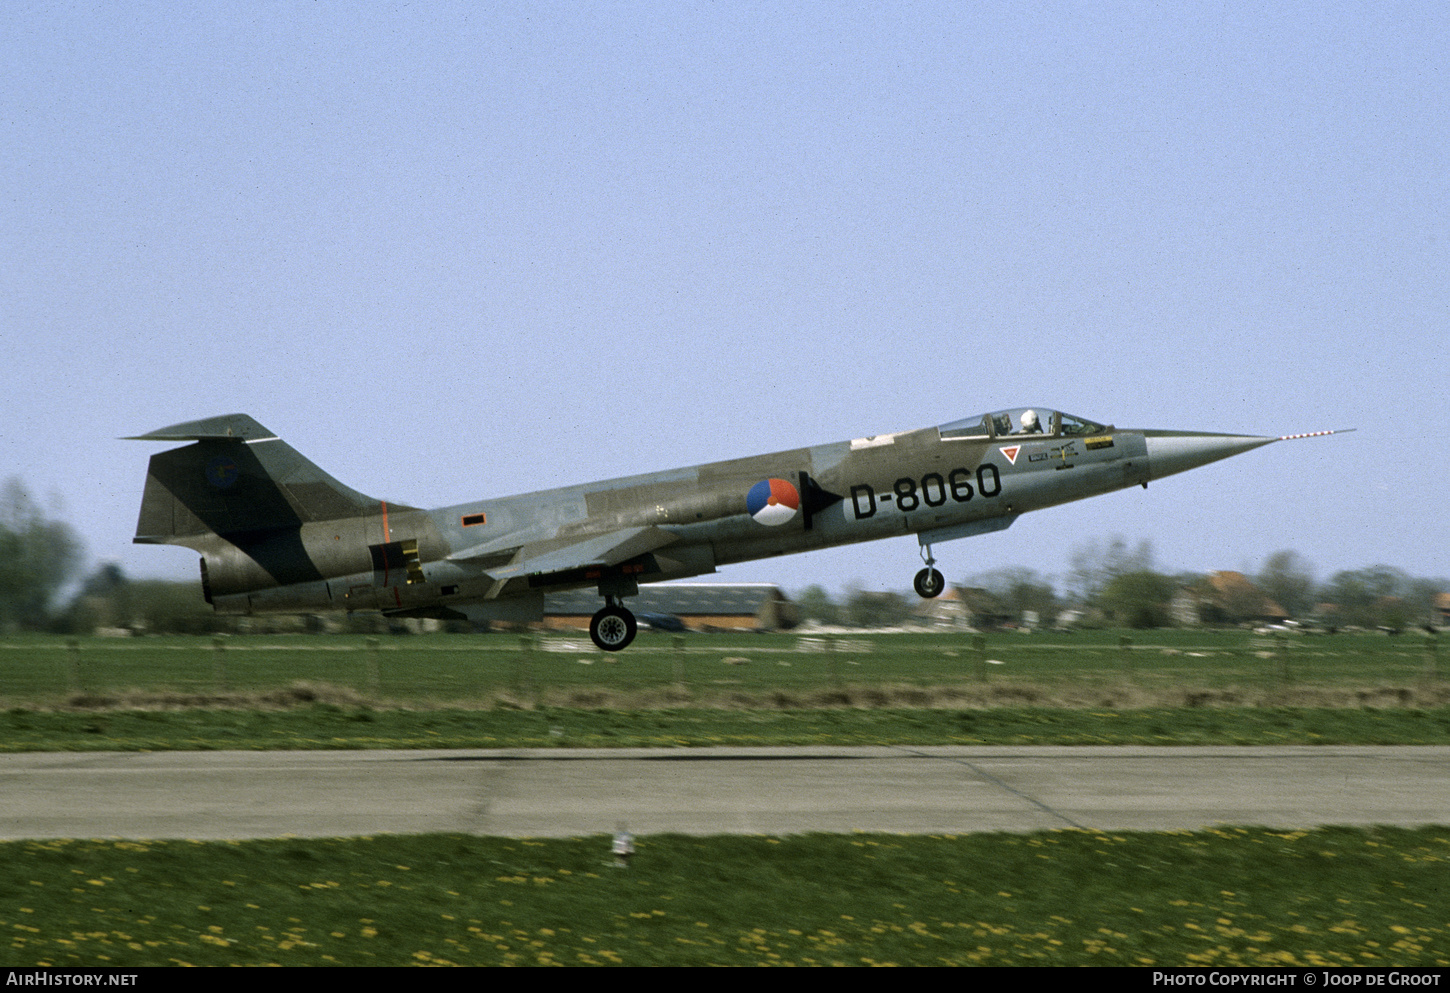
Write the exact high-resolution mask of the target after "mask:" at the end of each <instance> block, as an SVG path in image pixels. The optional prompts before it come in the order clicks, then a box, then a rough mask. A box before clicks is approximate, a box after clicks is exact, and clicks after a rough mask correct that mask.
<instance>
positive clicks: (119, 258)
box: [0, 2, 1450, 590]
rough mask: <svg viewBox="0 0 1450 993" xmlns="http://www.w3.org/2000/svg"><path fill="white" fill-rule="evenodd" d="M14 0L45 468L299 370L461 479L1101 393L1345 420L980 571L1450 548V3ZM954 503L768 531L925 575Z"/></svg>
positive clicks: (136, 567)
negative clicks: (1120, 559) (1090, 557)
mask: <svg viewBox="0 0 1450 993" xmlns="http://www.w3.org/2000/svg"><path fill="white" fill-rule="evenodd" d="M193 6H194V7H195V8H196V9H194V10H186V9H182V7H180V6H179V5H175V4H152V3H104V4H101V3H97V4H65V5H60V4H31V5H25V6H23V7H22V6H21V5H6V6H4V7H3V8H0V55H3V58H0V356H3V358H4V361H3V362H0V376H3V377H4V380H3V382H0V409H3V413H4V420H3V428H0V475H12V474H13V475H18V476H19V477H21V479H23V480H24V481H25V483H26V484H27V485H28V486H29V487H30V489H31V490H32V492H34V493H35V494H36V495H37V496H39V497H41V498H42V499H43V500H51V499H55V500H57V501H58V505H57V506H58V510H57V512H58V513H59V514H60V515H61V516H63V517H64V518H65V519H67V520H69V521H70V522H71V523H72V524H73V525H74V526H75V527H76V528H77V529H78V530H79V531H80V533H81V535H82V537H83V538H84V540H85V542H86V546H87V551H88V554H89V557H90V559H89V561H90V564H91V565H94V564H95V563H98V562H101V561H117V562H120V563H121V564H122V565H123V566H124V568H125V569H126V570H127V572H128V573H130V574H132V575H136V576H168V577H190V576H192V575H194V573H195V569H196V564H195V556H194V555H193V554H192V553H191V552H189V551H185V550H181V549H165V548H154V547H142V546H132V545H131V544H130V536H131V534H132V532H133V529H134V524H135V515H136V509H137V506H138V503H139V498H140V492H141V485H142V482H143V480H144V474H145V462H146V458H147V457H148V456H149V455H150V454H152V452H154V451H156V450H158V448H159V447H161V446H156V445H150V444H146V443H137V442H123V441H118V440H116V439H117V438H118V437H119V436H122V435H132V434H140V433H143V432H145V431H148V430H152V429H155V428H158V427H162V426H164V425H168V424H172V423H176V422H178V421H183V420H189V419H192V418H197V417H203V416H208V415H212V414H219V413H229V412H233V411H242V412H246V413H250V414H251V415H252V416H254V417H256V418H257V419H258V420H260V421H261V422H262V423H263V424H265V425H267V426H268V427H269V428H271V429H272V430H273V431H275V432H277V433H278V434H280V435H282V436H283V437H284V438H286V439H287V440H288V441H289V442H291V443H292V444H293V445H294V446H295V447H297V448H298V449H299V450H301V451H302V452H303V453H304V454H306V455H308V456H309V457H310V458H312V459H313V460H314V461H316V462H317V463H318V464H319V465H321V466H322V467H323V468H325V469H327V470H328V471H329V472H331V473H333V474H334V475H336V476H337V477H338V478H339V479H341V480H343V481H344V482H346V483H348V484H349V485H351V486H353V487H355V488H357V489H359V490H362V491H363V492H366V493H370V494H373V495H376V496H379V497H384V498H387V499H392V500H398V501H404V502H409V503H413V504H417V505H426V506H435V505H442V504H448V503H456V502H461V501H464V500H469V499H474V498H479V497H484V496H496V495H504V494H509V493H516V492H522V491H527V490H533V489H536V488H540V487H548V486H554V485H564V484H568V483H573V482H581V481H585V480H590V479H602V478H608V477H612V476H617V475H623V474H628V473H635V472H647V471H651V470H656V469H667V468H672V467H675V466H679V465H689V464H695V463H700V462H706V461H714V460H717V459H724V458H732V457H736V456H742V455H749V454H755V453H759V452H766V451H774V450H779V449H785V448H792V447H796V446H800V445H810V444H818V443H824V442H830V441H837V440H841V439H844V438H850V437H859V436H862V435H867V434H876V433H880V432H884V431H895V430H901V429H905V428H912V427H921V426H926V425H930V424H937V423H942V422H946V421H950V420H955V419H958V418H961V417H965V416H968V415H973V414H979V413H982V412H984V411H987V410H990V409H996V408H1003V407H1015V406H1023V405H1028V404H1033V405H1041V406H1046V407H1056V408H1059V409H1063V410H1067V411H1070V412H1073V413H1076V414H1079V415H1081V416H1084V417H1088V418H1091V419H1095V420H1101V421H1107V422H1112V423H1116V424H1117V425H1118V426H1119V427H1166V428H1181V429H1193V430H1221V431H1226V432H1231V433H1245V434H1270V435H1278V434H1284V433H1296V432H1301V431H1313V430H1320V429H1326V428H1347V427H1355V428H1358V431H1357V432H1356V433H1354V434H1350V435H1347V436H1343V437H1333V438H1320V439H1310V440H1306V441H1299V442H1293V443H1286V444H1281V445H1273V446H1270V447H1268V448H1264V449H1260V450H1257V451H1254V452H1251V453H1248V454H1246V455H1242V456H1239V457H1237V458H1235V459H1233V460H1230V461H1228V462H1224V463H1220V464H1217V465H1215V466H1210V467H1207V468H1204V469H1200V470H1197V471H1196V472H1193V473H1189V474H1185V475H1182V476H1177V477H1173V478H1170V479H1167V480H1163V481H1161V482H1159V483H1156V484H1154V485H1152V486H1150V487H1149V489H1148V490H1147V491H1146V492H1144V491H1142V490H1133V491H1126V492H1123V493H1118V494H1112V495H1109V496H1106V497H1100V498H1097V499H1095V500H1091V501H1086V502H1083V503H1078V504H1072V505H1068V506H1066V507H1061V508H1056V509H1053V510H1048V511H1043V512H1041V513H1038V514H1033V515H1028V516H1026V517H1024V518H1023V519H1022V520H1020V521H1019V522H1018V523H1017V524H1016V525H1015V526H1014V527H1013V528H1012V529H1011V530H1009V531H1007V532H1003V533H1000V534H995V535H989V536H985V537H981V538H976V539H971V540H968V541H962V542H956V543H951V544H947V545H942V546H938V548H937V550H936V551H937V557H938V559H939V560H940V563H941V567H942V568H943V569H944V571H945V572H946V573H947V576H948V578H949V579H951V580H960V579H962V578H965V577H966V576H969V575H973V574H979V573H982V572H986V571H988V570H991V569H995V568H998V567H1002V566H1025V567H1028V568H1032V569H1036V570H1037V571H1038V572H1040V573H1043V574H1046V575H1061V574H1063V573H1065V572H1066V570H1067V568H1068V559H1069V556H1070V555H1071V552H1072V550H1073V548H1075V547H1077V546H1079V545H1082V544H1084V543H1087V542H1090V541H1099V542H1101V541H1105V540H1106V539H1109V538H1111V537H1112V536H1113V535H1122V536H1123V537H1124V538H1125V539H1127V540H1128V541H1129V542H1130V543H1134V544H1136V543H1137V542H1138V541H1140V540H1142V539H1148V540H1151V541H1152V543H1153V547H1154V549H1155V551H1156V554H1157V564H1158V566H1159V567H1160V568H1162V569H1164V570H1166V571H1175V572H1176V571H1186V570H1196V571H1208V570H1212V569H1243V570H1246V571H1254V570H1256V569H1257V568H1258V566H1259V565H1260V564H1261V563H1262V561H1263V559H1264V558H1265V557H1267V556H1268V555H1269V554H1270V553H1272V552H1274V551H1276V550H1278V549H1281V548H1292V549H1295V550H1297V551H1298V552H1299V553H1300V554H1301V555H1303V556H1304V557H1305V558H1307V559H1308V560H1309V562H1310V563H1312V564H1313V566H1314V568H1315V573H1316V576H1317V577H1318V578H1319V579H1321V580H1323V579H1327V578H1328V577H1329V576H1330V575H1331V574H1332V573H1334V572H1336V571H1338V570H1341V569H1352V568H1361V567H1364V566H1367V565H1370V564H1373V563H1378V562H1385V563H1389V564H1391V565H1395V566H1399V567H1400V568H1403V569H1405V570H1407V571H1408V572H1410V573H1412V574H1414V575H1421V576H1444V575H1450V561H1447V549H1450V524H1447V517H1450V515H1447V514H1446V512H1445V507H1446V499H1445V495H1446V485H1445V483H1444V479H1443V468H1442V461H1441V459H1440V457H1439V456H1438V455H1436V454H1435V453H1436V452H1438V451H1439V449H1440V448H1441V447H1442V441H1441V433H1442V431H1443V430H1444V428H1445V425H1446V424H1447V423H1450V416H1447V415H1450V375H1447V370H1446V353H1447V345H1450V278H1447V277H1450V230H1447V210H1446V190H1447V189H1450V119H1447V118H1450V71H1447V52H1450V12H1447V8H1445V7H1444V6H1443V5H1441V4H1432V3H1401V4H1377V5H1362V4H1344V5H1334V4H1310V5H1298V4H1286V5H1276V6H1274V7H1273V9H1272V10H1267V9H1266V10H1256V9H1253V7H1252V5H1247V6H1246V5H1240V4H1220V3H1181V4H1162V5H1159V4H1136V3H1131V4H1111V3H1106V4H1096V3H1091V4H1090V3H1066V4H1033V5H1024V4H1018V3H978V4H959V3H944V4H931V3H916V4H903V5H880V4H847V3H829V4H827V3H821V4H751V3H720V4H706V3H664V4H635V3H598V4H572V3H567V4H566V3H561V4H551V3H539V2H530V3H496V4H490V5H488V8H487V9H484V8H483V7H482V5H476V4H469V3H461V4H447V3H412V4H370V3H351V4H341V3H338V4H327V3H322V4H312V3H308V4H301V3H246V4H242V3H236V4H225V3H223V4H199V5H193ZM918 567H919V562H918V559H917V550H916V545H915V542H914V541H913V540H912V539H910V538H902V539H898V540H895V541H888V542H880V543H875V544H869V545H862V546H857V547H854V548H849V549H841V550H834V551H829V552H823V553H817V554H814V555H808V556H798V557H794V558H790V559H778V560H772V561H769V562H762V563H749V564H743V565H739V566H733V567H730V568H728V569H726V570H724V571H723V572H722V573H721V574H720V575H719V576H718V577H717V578H718V579H721V580H725V581H769V582H778V583H781V584H782V585H785V586H786V587H787V588H789V589H799V588H800V587H802V586H805V585H807V584H809V583H816V582H819V583H822V584H823V585H826V586H827V587H831V588H836V589H840V588H842V587H844V586H846V585H847V584H849V583H852V582H855V583H859V584H860V585H862V586H864V587H866V588H874V589H903V590H904V589H906V588H908V586H909V583H910V579H911V575H912V574H913V573H914V572H915V570H916V569H917V568H918Z"/></svg>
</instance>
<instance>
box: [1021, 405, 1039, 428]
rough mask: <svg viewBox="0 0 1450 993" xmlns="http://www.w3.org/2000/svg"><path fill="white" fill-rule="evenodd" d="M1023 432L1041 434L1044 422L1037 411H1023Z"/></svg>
mask: <svg viewBox="0 0 1450 993" xmlns="http://www.w3.org/2000/svg"><path fill="white" fill-rule="evenodd" d="M1020 433H1021V434H1041V433H1042V422H1041V421H1039V420H1038V419H1037V411H1035V410H1024V411H1023V412H1022V431H1021V432H1020Z"/></svg>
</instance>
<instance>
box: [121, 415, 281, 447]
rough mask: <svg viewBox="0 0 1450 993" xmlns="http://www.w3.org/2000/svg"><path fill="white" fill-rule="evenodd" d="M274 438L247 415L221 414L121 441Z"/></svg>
mask: <svg viewBox="0 0 1450 993" xmlns="http://www.w3.org/2000/svg"><path fill="white" fill-rule="evenodd" d="M275 437H277V436H276V435H275V434H273V433H272V432H271V431H268V430H267V429H266V428H264V427H262V425H260V424H258V423H257V422H256V421H255V420H253V419H252V418H250V417H248V416H247V415H246V414H223V415H222V416H221V417H206V418H203V419H202V420H199V421H183V422H182V423H180V424H173V425H171V427H169V428H160V429H159V430H156V431H151V432H149V433H147V434H138V435H132V436H131V437H129V438H122V439H121V440H122V441H228V440H236V441H265V440H267V439H269V438H275Z"/></svg>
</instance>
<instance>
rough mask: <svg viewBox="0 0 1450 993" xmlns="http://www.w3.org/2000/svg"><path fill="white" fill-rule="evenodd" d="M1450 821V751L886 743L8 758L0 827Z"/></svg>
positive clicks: (750, 829) (1, 761)
mask: <svg viewBox="0 0 1450 993" xmlns="http://www.w3.org/2000/svg"><path fill="white" fill-rule="evenodd" d="M621 823H622V824H627V825H628V827H629V828H630V830H632V831H634V832H635V833H636V834H649V833H656V832H664V831H674V832H682V833H687V834H717V833H737V834H738V833H748V834H754V833H760V834H785V833H796V832H804V831H891V832H904V833H913V834H942V833H944V834H959V833H966V832H972V831H1033V830H1040V829H1048V828H1073V827H1078V828H1095V829H1099V830H1166V829H1196V828H1203V827H1208V826H1211V825H1215V824H1245V825H1247V824H1254V825H1265V826H1273V827H1281V828H1307V827H1313V826H1316V825H1322V824H1398V825H1407V826H1408V825H1420V824H1447V823H1450V748H1445V747H1398V748H1375V747H1281V748H1262V747H1260V748H1234V747H1215V748H1132V747H1128V748H1108V747H1103V748H1083V747H994V748H987V747H982V748H971V747H934V748H905V747H875V748H825V747H819V748H697V749H658V750H656V749H620V750H611V751H594V750H582V749H540V750H514V751H369V752H357V751H346V752H344V751H338V752H157V753H150V754H141V753H121V752H107V753H75V752H69V753H57V752H47V753H32V754H24V755H6V756H0V838H53V837H87V838H95V837H125V838H259V837H278V836H283V835H298V836H331V835H361V834H378V833H384V832H394V833H419V832H431V831H456V832H467V833H472V834H489V835H505V836H534V837H544V836H550V837H560V836H573V835H587V834H599V833H604V832H610V831H613V830H614V829H615V827H616V825H618V824H621Z"/></svg>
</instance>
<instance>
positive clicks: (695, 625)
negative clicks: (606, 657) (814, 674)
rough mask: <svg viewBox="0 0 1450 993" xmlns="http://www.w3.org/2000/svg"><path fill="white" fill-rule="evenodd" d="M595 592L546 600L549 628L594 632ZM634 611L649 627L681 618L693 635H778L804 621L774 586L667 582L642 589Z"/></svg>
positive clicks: (631, 605) (632, 601)
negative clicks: (650, 620) (658, 621)
mask: <svg viewBox="0 0 1450 993" xmlns="http://www.w3.org/2000/svg"><path fill="white" fill-rule="evenodd" d="M599 603H600V601H599V594H598V593H596V592H594V591H593V590H574V591H571V592H568V593H550V594H549V595H548V596H546V597H545V598H544V627H545V628H546V629H548V630H561V629H562V630H574V629H578V630H588V628H589V618H590V617H592V616H593V615H594V612H595V611H597V610H598V609H599ZM629 609H630V610H631V611H633V612H634V615H635V617H637V618H639V619H640V626H641V627H644V626H645V625H646V624H647V623H648V617H649V615H655V616H657V617H661V618H667V617H675V618H679V620H680V621H681V622H682V623H683V624H684V626H685V627H686V628H687V629H689V630H692V631H712V630H713V631H742V630H744V631H778V630H785V629H789V628H793V627H795V626H796V625H797V624H799V623H800V608H798V607H797V606H796V605H795V604H794V603H793V602H791V599H790V598H789V597H788V596H786V595H785V593H784V592H783V591H782V590H781V588H780V587H779V586H774V585H772V584H770V583H733V584H727V583H661V584H659V585H653V586H641V587H640V588H639V595H638V596H632V597H630V598H629Z"/></svg>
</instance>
